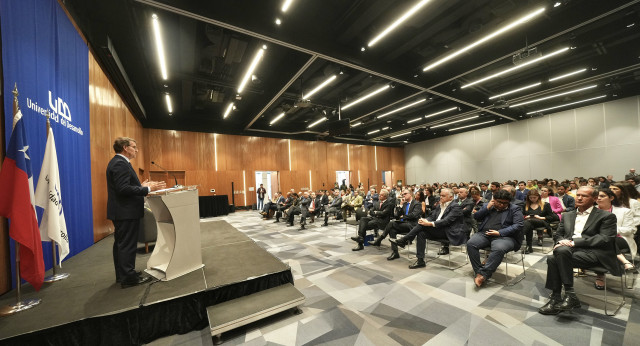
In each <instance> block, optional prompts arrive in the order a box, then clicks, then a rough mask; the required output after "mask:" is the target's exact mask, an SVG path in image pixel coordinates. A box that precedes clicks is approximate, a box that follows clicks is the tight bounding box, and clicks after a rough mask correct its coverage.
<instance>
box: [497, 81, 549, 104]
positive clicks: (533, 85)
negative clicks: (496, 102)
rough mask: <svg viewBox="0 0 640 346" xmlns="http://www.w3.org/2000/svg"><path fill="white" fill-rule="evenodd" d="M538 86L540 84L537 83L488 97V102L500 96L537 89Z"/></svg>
mask: <svg viewBox="0 0 640 346" xmlns="http://www.w3.org/2000/svg"><path fill="white" fill-rule="evenodd" d="M540 84H542V82H538V83H535V84H531V85H527V86H523V87H522V88H518V89H514V90H511V91H507V92H504V93H502V94H500V95H496V96H491V97H489V100H493V99H495V98H498V97H502V96H507V95H511V94H513V93H517V92H518V91H522V90H526V89H529V88H533V87H537V86H538V85H540Z"/></svg>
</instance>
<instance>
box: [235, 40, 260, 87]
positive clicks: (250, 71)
mask: <svg viewBox="0 0 640 346" xmlns="http://www.w3.org/2000/svg"><path fill="white" fill-rule="evenodd" d="M263 55H264V49H258V51H257V52H256V55H255V56H254V57H253V61H251V65H249V68H248V69H247V72H246V73H245V74H244V77H243V78H242V82H240V86H238V94H240V93H242V90H244V87H245V86H246V85H247V81H249V78H251V75H253V71H254V70H255V69H256V67H258V63H260V59H262V56H263Z"/></svg>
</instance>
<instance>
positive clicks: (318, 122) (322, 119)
mask: <svg viewBox="0 0 640 346" xmlns="http://www.w3.org/2000/svg"><path fill="white" fill-rule="evenodd" d="M325 120H327V117H323V118H321V119H320V120H317V121H316V122H314V123H313V124H311V125H309V126H307V128H308V129H310V128H312V127H314V126H316V125H318V124H320V123H321V122H323V121H325Z"/></svg>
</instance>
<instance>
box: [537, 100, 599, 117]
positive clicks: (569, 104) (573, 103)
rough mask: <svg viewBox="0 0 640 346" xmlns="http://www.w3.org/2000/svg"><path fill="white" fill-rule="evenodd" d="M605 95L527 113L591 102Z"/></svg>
mask: <svg viewBox="0 0 640 346" xmlns="http://www.w3.org/2000/svg"><path fill="white" fill-rule="evenodd" d="M603 97H607V95H601V96H597V97H592V98H590V99H586V100H581V101H576V102H571V103H565V104H563V105H559V106H555V107H549V108H545V109H539V110H537V111H533V112H528V113H527V114H534V113H540V112H545V111H549V110H552V109H556V108H562V107H566V106H571V105H575V104H578V103H583V102H589V101H593V100H597V99H601V98H603Z"/></svg>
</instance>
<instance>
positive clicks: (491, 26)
mask: <svg viewBox="0 0 640 346" xmlns="http://www.w3.org/2000/svg"><path fill="white" fill-rule="evenodd" d="M63 2H64V4H65V6H66V7H67V9H68V10H69V12H70V13H71V15H72V16H73V17H74V19H75V21H76V23H77V24H78V26H79V27H80V29H81V31H82V32H83V34H84V35H85V37H86V38H87V40H88V41H89V43H90V45H91V48H92V50H93V52H94V54H95V56H96V58H97V59H98V61H99V63H100V64H101V65H102V66H103V68H104V69H105V71H106V72H107V74H108V75H109V77H110V79H111V80H112V82H113V83H114V85H115V87H116V88H117V89H118V91H119V92H120V94H121V95H122V97H123V99H124V100H125V102H126V103H127V104H128V106H129V108H130V109H131V110H132V112H133V114H134V115H135V116H136V117H137V118H138V119H140V121H141V122H142V124H143V126H144V127H148V128H158V129H173V130H184V131H199V132H215V133H226V134H238V135H249V136H266V137H278V138H293V139H305V140H317V139H322V140H326V141H337V142H345V143H360V144H373V143H375V144H376V145H391V146H398V145H404V144H405V143H412V142H419V141H423V140H427V139H432V138H437V137H442V136H447V135H450V134H454V133H459V132H464V131H470V130H474V129H478V128H482V127H488V126H494V125H496V124H502V123H508V122H512V121H519V120H522V119H526V118H531V117H537V116H542V115H544V114H549V113H554V112H558V111H562V110H568V109H572V108H576V107H582V106H585V105H589V104H594V103H601V102H605V101H610V100H614V99H617V98H624V97H629V96H633V95H638V94H640V1H637V0H636V1H619V0H607V1H597V0H583V1H578V0H564V1H562V0H561V1H533V0H530V1H526V0H473V1H469V0H431V1H420V0H411V1H406V0H401V1H390V0H354V1H344V0H304V1H303V0H293V1H292V2H291V4H290V6H289V8H288V9H287V10H286V12H283V11H282V6H283V4H284V3H285V2H286V0H260V1H257V0H234V1H201V0H182V1H168V0H136V1H134V0H110V1H98V0H64V1H63ZM416 6H421V7H419V9H418V10H417V11H415V12H414V13H413V14H412V15H410V16H408V18H407V20H406V21H404V22H402V23H401V24H400V25H398V26H397V27H396V28H395V30H393V31H390V32H389V33H388V34H387V35H386V36H384V37H383V38H381V39H379V40H378V41H376V42H375V44H373V45H370V44H369V43H370V42H371V41H372V40H373V39H374V38H375V37H376V36H377V35H378V34H380V33H381V32H383V31H384V30H385V29H386V28H388V27H389V26H390V25H391V24H392V23H394V21H396V20H397V19H398V18H400V17H401V16H403V15H404V14H405V13H406V12H407V11H408V10H410V9H411V8H414V7H416ZM536 11H537V12H536ZM529 14H531V18H530V19H529V20H526V21H523V23H521V24H519V25H515V26H514V27H512V28H511V29H509V30H505V29H504V28H505V27H506V26H507V25H510V24H512V23H514V22H517V21H518V20H519V19H521V18H523V17H525V16H527V15H529ZM153 15H156V16H157V18H158V22H159V27H160V28H161V36H162V43H163V46H164V50H165V55H166V58H165V59H166V66H167V79H166V80H164V79H163V77H162V75H161V72H160V63H159V59H158V55H157V47H156V43H155V41H154V31H153V26H152V16H153ZM276 19H278V20H279V21H280V24H276ZM498 31H503V32H502V33H501V34H500V35H497V36H495V37H493V38H489V39H487V36H488V35H491V34H493V33H496V32H498ZM470 45H471V47H470ZM462 49H465V50H464V51H461V50H462ZM258 51H261V52H262V58H260V59H259V60H256V61H258V63H257V65H256V68H255V70H254V71H253V73H252V74H251V77H250V78H249V79H248V82H247V83H246V86H245V87H244V89H243V90H242V92H240V93H239V92H238V87H239V85H240V83H241V81H242V80H243V77H244V76H245V75H246V74H247V70H248V69H249V67H250V65H252V62H253V61H254V57H255V56H256V54H258ZM452 54H455V55H452ZM443 58H449V59H448V60H446V61H444V62H442V63H440V64H439V65H437V66H433V67H431V66H430V65H432V64H434V63H436V62H438V61H440V60H441V59H443ZM428 66H429V68H428V69H427V70H426V71H425V70H424V69H425V67H428ZM572 72H576V73H574V74H571V75H569V76H565V75H567V74H570V73H572ZM494 74H499V75H498V76H496V77H493V78H488V79H487V77H490V76H491V75H494ZM333 76H335V77H334V78H332V77H333ZM559 76H565V77H563V78H558V79H553V78H554V77H559ZM329 78H332V79H331V81H330V82H328V84H326V87H324V88H321V89H320V90H318V91H317V92H316V93H314V94H313V95H310V96H308V95H309V93H310V92H311V91H312V90H313V89H314V88H316V87H317V86H319V85H320V84H322V83H323V82H325V81H327V80H328V79H329ZM485 79H486V80H485ZM550 79H553V80H550ZM525 87H528V88H525ZM521 88H524V89H522V90H519V91H515V92H513V93H510V94H508V95H504V96H499V95H501V94H503V93H506V92H509V91H513V90H516V89H521ZM374 91H379V93H377V94H375V95H373V96H371V97H369V98H367V99H365V100H362V101H361V102H358V103H356V104H354V105H350V103H352V102H353V101H358V100H359V99H360V98H361V97H363V96H366V95H368V94H370V93H372V92H374ZM166 95H169V97H170V99H171V105H172V112H171V113H170V112H169V111H168V107H167V103H166ZM495 96H497V97H495ZM530 101H533V102H530ZM231 103H233V106H232V107H230V106H229V105H230V104H231ZM521 103H524V104H521ZM229 108H230V109H231V110H230V111H229V112H228V115H227V117H226V118H225V117H224V114H225V112H226V111H227V109H229ZM550 108H551V109H550ZM283 113H284V115H283V116H282V117H281V118H279V119H278V120H277V121H276V122H273V121H274V119H275V118H276V117H277V116H278V115H281V114H283ZM387 113H390V114H387ZM325 118H326V120H325ZM340 119H342V120H343V121H342V122H338V121H339V120H340ZM344 119H349V121H350V124H351V128H350V131H349V132H350V133H343V132H345V130H348V129H345V127H344ZM318 120H324V121H323V122H320V123H319V124H317V125H315V126H311V125H312V124H313V123H315V122H316V121H318ZM439 125H440V126H439ZM310 126H311V127H310ZM467 126H468V127H467ZM461 127H462V128H461Z"/></svg>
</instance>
